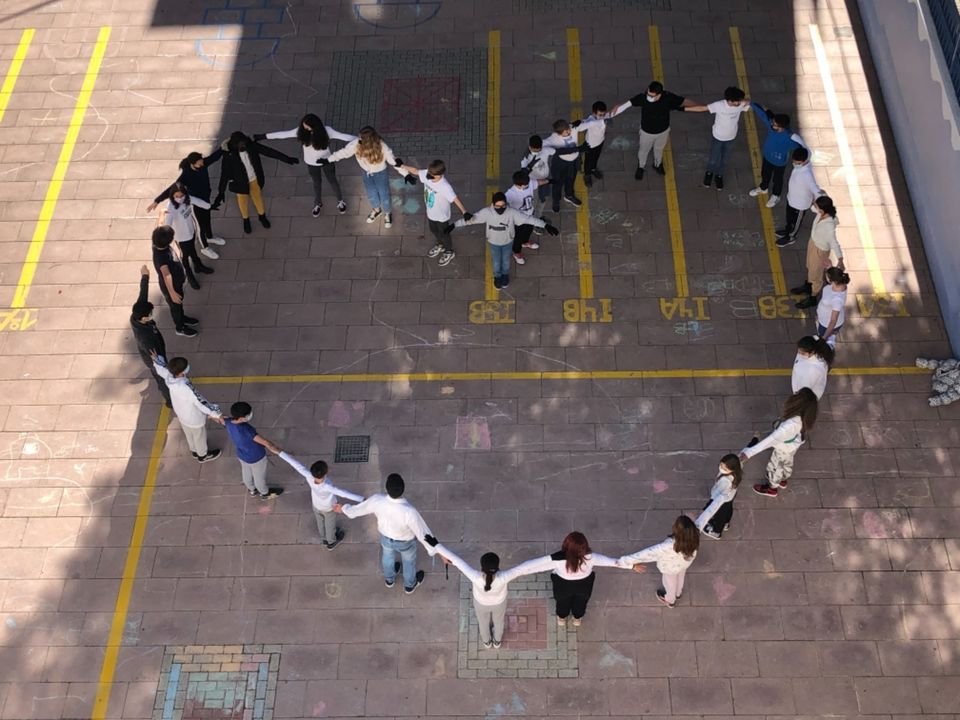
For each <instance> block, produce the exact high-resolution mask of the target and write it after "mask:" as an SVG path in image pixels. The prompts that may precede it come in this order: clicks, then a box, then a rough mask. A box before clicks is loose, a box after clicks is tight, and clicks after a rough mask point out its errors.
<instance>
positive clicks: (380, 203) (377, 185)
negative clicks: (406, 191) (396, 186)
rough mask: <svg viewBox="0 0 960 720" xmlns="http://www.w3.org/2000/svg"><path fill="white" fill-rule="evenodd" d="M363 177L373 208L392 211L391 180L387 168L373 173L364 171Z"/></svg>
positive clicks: (364, 186)
mask: <svg viewBox="0 0 960 720" xmlns="http://www.w3.org/2000/svg"><path fill="white" fill-rule="evenodd" d="M361 177H362V178H363V188H364V190H366V191H367V198H368V199H369V200H370V205H372V206H373V209H374V210H383V211H384V212H390V180H389V179H388V178H387V168H384V169H383V170H381V171H380V172H378V173H374V174H373V175H370V174H368V173H363V175H361Z"/></svg>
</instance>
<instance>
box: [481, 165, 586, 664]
mask: <svg viewBox="0 0 960 720" xmlns="http://www.w3.org/2000/svg"><path fill="white" fill-rule="evenodd" d="M593 176H594V177H595V178H596V179H597V180H603V171H602V170H601V169H600V168H594V170H593ZM493 644H494V645H495V646H496V647H500V646H499V645H497V642H496V640H494V643H493Z"/></svg>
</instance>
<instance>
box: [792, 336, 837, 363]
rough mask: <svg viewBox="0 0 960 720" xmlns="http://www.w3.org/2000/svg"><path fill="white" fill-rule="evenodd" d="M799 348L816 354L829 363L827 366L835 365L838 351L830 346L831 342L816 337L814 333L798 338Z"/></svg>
mask: <svg viewBox="0 0 960 720" xmlns="http://www.w3.org/2000/svg"><path fill="white" fill-rule="evenodd" d="M797 349H798V350H803V352H808V353H812V354H814V355H816V356H817V357H818V358H820V359H821V360H823V362H825V363H826V364H827V368H830V367H831V366H832V365H833V360H834V358H835V357H836V353H834V351H833V348H832V347H830V343H828V342H827V341H826V340H824V339H823V338H819V337H814V336H813V335H804V336H803V337H802V338H800V339H799V340H797Z"/></svg>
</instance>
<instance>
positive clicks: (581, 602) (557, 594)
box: [550, 573, 596, 620]
mask: <svg viewBox="0 0 960 720" xmlns="http://www.w3.org/2000/svg"><path fill="white" fill-rule="evenodd" d="M550 579H551V580H552V581H553V599H554V600H556V601H557V617H561V618H565V617H567V615H569V614H570V613H571V612H573V617H574V618H576V619H578V620H579V619H580V618H582V617H583V616H584V615H585V614H586V612H587V603H588V602H590V596H591V595H592V594H593V581H594V580H595V579H596V574H595V573H590V574H589V575H588V576H587V577H585V578H584V579H583V580H564V579H563V578H562V577H560V576H559V575H557V574H556V573H553V574H551V575H550Z"/></svg>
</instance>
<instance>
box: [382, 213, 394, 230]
mask: <svg viewBox="0 0 960 720" xmlns="http://www.w3.org/2000/svg"><path fill="white" fill-rule="evenodd" d="M383 226H384V227H385V228H388V227H392V226H393V214H392V213H387V214H386V215H384V216H383Z"/></svg>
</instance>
